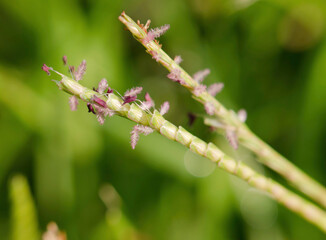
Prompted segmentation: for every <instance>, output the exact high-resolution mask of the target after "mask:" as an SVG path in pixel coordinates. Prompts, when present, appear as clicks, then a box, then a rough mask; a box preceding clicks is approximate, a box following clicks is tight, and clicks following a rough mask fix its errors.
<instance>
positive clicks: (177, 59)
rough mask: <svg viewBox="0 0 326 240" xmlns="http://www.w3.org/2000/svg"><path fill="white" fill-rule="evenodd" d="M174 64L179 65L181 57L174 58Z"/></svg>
mask: <svg viewBox="0 0 326 240" xmlns="http://www.w3.org/2000/svg"><path fill="white" fill-rule="evenodd" d="M174 62H175V63H176V64H178V65H179V64H180V63H181V62H182V58H181V56H175V58H174Z"/></svg>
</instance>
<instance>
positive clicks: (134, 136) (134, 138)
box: [130, 125, 153, 149]
mask: <svg viewBox="0 0 326 240" xmlns="http://www.w3.org/2000/svg"><path fill="white" fill-rule="evenodd" d="M152 132H153V129H152V128H150V127H147V126H143V125H136V126H134V128H133V130H132V131H131V136H130V144H131V148H132V149H135V147H136V145H137V142H138V140H139V134H140V133H142V134H144V135H145V136H146V135H148V134H150V133H152Z"/></svg>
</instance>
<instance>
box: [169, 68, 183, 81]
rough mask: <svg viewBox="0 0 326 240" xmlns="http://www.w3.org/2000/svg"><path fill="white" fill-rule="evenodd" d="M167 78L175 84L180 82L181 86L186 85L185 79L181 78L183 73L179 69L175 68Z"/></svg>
mask: <svg viewBox="0 0 326 240" xmlns="http://www.w3.org/2000/svg"><path fill="white" fill-rule="evenodd" d="M167 77H168V78H169V79H171V80H172V81H173V82H178V83H180V84H185V82H184V81H183V79H182V78H181V71H180V70H179V69H177V68H174V69H173V70H172V71H171V72H170V73H169V74H168V75H167Z"/></svg>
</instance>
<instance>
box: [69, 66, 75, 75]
mask: <svg viewBox="0 0 326 240" xmlns="http://www.w3.org/2000/svg"><path fill="white" fill-rule="evenodd" d="M69 72H70V73H72V74H75V67H74V66H69Z"/></svg>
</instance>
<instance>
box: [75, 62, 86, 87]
mask: <svg viewBox="0 0 326 240" xmlns="http://www.w3.org/2000/svg"><path fill="white" fill-rule="evenodd" d="M85 72H86V60H83V61H82V62H81V64H80V65H79V66H78V69H77V71H76V72H75V79H76V81H77V82H78V81H80V80H82V78H83V76H84V74H85Z"/></svg>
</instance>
